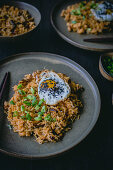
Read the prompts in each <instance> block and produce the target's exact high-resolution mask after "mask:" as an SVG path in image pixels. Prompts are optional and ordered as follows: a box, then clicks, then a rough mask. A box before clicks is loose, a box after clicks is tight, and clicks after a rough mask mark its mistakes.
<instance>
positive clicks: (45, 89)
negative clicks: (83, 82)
mask: <svg viewBox="0 0 113 170" xmlns="http://www.w3.org/2000/svg"><path fill="white" fill-rule="evenodd" d="M69 94H70V86H69V84H68V83H67V82H65V81H64V80H63V79H61V78H60V77H59V76H58V74H57V73H55V72H53V71H48V72H42V73H41V80H40V81H39V84H38V95H39V97H40V99H44V101H45V102H46V104H48V105H55V104H57V103H58V102H60V101H63V100H64V99H66V98H67V97H68V96H69Z"/></svg>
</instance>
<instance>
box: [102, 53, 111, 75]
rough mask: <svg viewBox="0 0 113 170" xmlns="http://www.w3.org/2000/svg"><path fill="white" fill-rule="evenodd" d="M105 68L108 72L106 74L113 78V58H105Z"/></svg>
mask: <svg viewBox="0 0 113 170" xmlns="http://www.w3.org/2000/svg"><path fill="white" fill-rule="evenodd" d="M103 67H104V69H105V70H106V72H107V73H108V74H110V75H111V76H112V77H113V56H105V57H104V60H103Z"/></svg>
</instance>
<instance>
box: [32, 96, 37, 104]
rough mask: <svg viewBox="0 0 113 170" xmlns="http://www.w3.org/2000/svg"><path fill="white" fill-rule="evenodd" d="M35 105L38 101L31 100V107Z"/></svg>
mask: <svg viewBox="0 0 113 170" xmlns="http://www.w3.org/2000/svg"><path fill="white" fill-rule="evenodd" d="M37 103H38V101H37V99H36V97H35V98H34V99H33V100H32V106H35V105H37Z"/></svg>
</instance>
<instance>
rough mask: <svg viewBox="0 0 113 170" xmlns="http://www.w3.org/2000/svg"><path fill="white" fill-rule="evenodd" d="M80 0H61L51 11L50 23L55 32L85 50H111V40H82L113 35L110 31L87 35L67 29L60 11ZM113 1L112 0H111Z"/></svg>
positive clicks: (112, 48) (112, 45) (112, 46)
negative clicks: (92, 41) (101, 41)
mask: <svg viewBox="0 0 113 170" xmlns="http://www.w3.org/2000/svg"><path fill="white" fill-rule="evenodd" d="M109 1H110V0H109ZM78 2H80V1H79V0H63V1H61V2H60V3H58V4H57V5H56V6H55V7H54V9H53V10H52V13H51V23H52V26H53V27H54V29H55V30H56V32H57V33H58V34H59V35H60V36H61V37H62V38H63V39H64V40H65V41H67V42H68V43H70V44H72V45H74V46H77V47H80V48H83V49H87V50H93V51H111V50H113V42H112V43H111V42H109V43H108V42H103V43H91V42H84V41H83V39H84V38H97V37H98V38H100V37H111V35H112V36H113V32H112V33H106V34H105V33H104V34H100V35H87V34H81V35H80V34H78V33H75V32H69V31H68V30H67V26H66V21H65V20H64V18H63V17H61V16H60V14H61V11H62V10H63V9H66V7H67V6H68V5H72V4H75V3H78ZM111 2H112V3H113V0H111Z"/></svg>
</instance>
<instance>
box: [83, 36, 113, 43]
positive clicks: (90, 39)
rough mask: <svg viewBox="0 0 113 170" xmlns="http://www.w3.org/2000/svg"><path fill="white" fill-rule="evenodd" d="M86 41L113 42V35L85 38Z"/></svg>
mask: <svg viewBox="0 0 113 170" xmlns="http://www.w3.org/2000/svg"><path fill="white" fill-rule="evenodd" d="M83 40H84V41H85V42H103V43H104V42H113V37H102V38H84V39H83Z"/></svg>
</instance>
